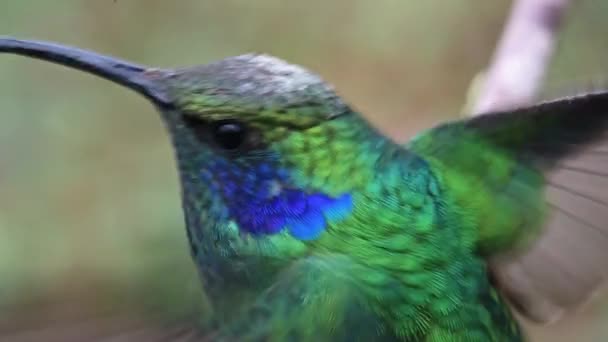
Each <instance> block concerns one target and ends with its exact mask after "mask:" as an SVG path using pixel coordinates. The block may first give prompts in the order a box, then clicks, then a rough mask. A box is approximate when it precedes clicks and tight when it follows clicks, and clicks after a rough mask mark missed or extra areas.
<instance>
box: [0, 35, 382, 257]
mask: <svg viewBox="0 0 608 342" xmlns="http://www.w3.org/2000/svg"><path fill="white" fill-rule="evenodd" d="M0 52H9V53H16V54H21V55H26V56H30V57H34V58H38V59H44V60H47V61H51V62H55V63H59V64H63V65H66V66H69V67H72V68H76V69H80V70H83V71H86V72H89V73H93V74H96V75H98V76H101V77H103V78H106V79H109V80H111V81H114V82H116V83H119V84H121V85H123V86H126V87H128V88H130V89H133V90H135V91H137V92H139V93H140V94H142V95H144V96H145V97H147V98H148V99H150V100H151V101H152V102H153V103H154V104H155V105H156V106H157V108H158V109H159V110H160V112H161V114H162V117H163V120H164V122H165V124H166V126H167V127H168V130H169V132H170V135H171V138H172V141H173V144H174V147H175V151H176V155H177V161H178V169H179V172H180V177H181V183H182V197H183V207H184V211H185V215H186V221H187V225H188V227H189V229H188V232H189V235H190V239H191V241H194V242H195V243H194V245H195V246H196V245H197V244H200V245H201V246H203V248H206V247H205V246H207V247H209V246H211V245H210V244H211V242H210V241H212V240H214V239H215V240H214V241H216V242H214V244H215V245H217V246H219V245H221V247H217V248H220V249H222V250H221V251H220V252H221V253H224V254H231V253H232V254H234V253H241V252H243V251H245V250H248V248H253V251H251V250H248V251H249V252H252V253H262V252H263V253H267V254H273V253H279V249H278V246H279V245H280V244H281V243H284V244H286V245H288V248H287V249H289V250H296V249H298V248H296V247H298V246H300V247H301V246H302V245H305V244H306V243H307V242H310V241H315V240H317V239H318V238H319V237H320V236H321V235H322V234H323V233H324V232H325V231H327V230H328V227H330V226H331V225H334V224H336V223H338V222H340V221H342V220H344V219H345V217H347V216H348V215H349V214H351V213H352V211H353V193H354V192H356V191H360V190H361V189H363V188H365V187H366V186H368V184H369V183H370V181H371V179H372V177H373V174H374V170H373V167H372V166H373V164H374V158H375V157H374V156H375V155H376V154H375V153H374V151H378V150H380V147H381V145H383V144H384V143H385V142H386V139H385V138H383V136H382V135H381V134H379V133H377V132H376V131H375V130H374V129H373V128H371V127H370V126H369V125H368V124H367V122H366V121H365V120H364V119H363V118H361V117H360V116H359V115H358V114H356V113H355V112H353V110H352V109H351V108H349V106H347V105H346V104H345V103H344V102H343V101H342V100H341V99H340V97H339V96H337V95H336V93H335V92H334V91H333V90H332V88H331V87H330V86H329V85H328V84H327V83H325V82H324V81H323V80H321V79H320V78H319V77H318V76H317V75H315V74H313V73H311V72H309V71H307V70H305V69H303V68H301V67H298V66H294V65H291V64H288V63H286V62H284V61H282V60H279V59H277V58H274V57H270V56H266V55H253V54H249V55H243V56H237V57H231V58H226V59H224V60H221V61H218V62H215V63H211V64H207V65H202V66H195V67H189V68H183V69H156V68H148V67H144V66H138V65H135V64H133V63H130V62H126V61H122V60H118V59H116V58H112V57H107V56H103V55H99V54H97V53H93V52H90V51H85V50H79V49H75V48H70V47H65V46H61V45H56V44H51V43H45V42H36V41H23V40H15V39H11V38H0ZM217 241H220V242H221V243H219V242H217ZM226 241H228V242H226ZM247 241H249V242H247ZM264 242H269V243H270V245H271V246H272V247H271V248H268V249H266V250H264V251H262V252H261V251H260V248H259V246H260V245H261V244H263V243H264ZM245 245H247V246H248V247H244V246H245ZM252 246H256V247H252ZM209 248H215V247H209ZM299 250H302V249H301V248H300V249H299ZM194 252H195V253H196V251H194Z"/></svg>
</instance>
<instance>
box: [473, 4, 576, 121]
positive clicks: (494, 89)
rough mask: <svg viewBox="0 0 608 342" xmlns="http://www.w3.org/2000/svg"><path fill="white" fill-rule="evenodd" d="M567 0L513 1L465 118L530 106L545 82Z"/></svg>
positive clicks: (567, 5)
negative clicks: (490, 61) (508, 15)
mask: <svg viewBox="0 0 608 342" xmlns="http://www.w3.org/2000/svg"><path fill="white" fill-rule="evenodd" d="M570 3H571V0H516V1H515V4H514V5H513V9H512V10H511V14H510V17H509V19H508V22H507V24H506V27H505V30H504V32H503V36H502V38H501V40H500V42H499V44H498V47H497V49H496V51H495V54H494V57H493V60H492V63H491V65H490V67H489V69H488V70H487V72H486V73H485V75H484V76H483V79H482V80H479V82H481V83H478V84H475V83H474V86H476V85H478V86H479V88H477V89H475V91H476V92H477V94H475V95H476V96H477V98H475V99H474V102H473V103H472V105H471V107H469V111H470V114H469V115H478V114H482V113H486V112H489V111H496V110H507V109H513V108H514V107H519V106H523V105H527V104H530V103H531V102H533V101H534V100H535V98H536V96H537V93H538V91H539V89H540V88H541V86H542V83H543V81H544V79H545V74H546V71H547V66H548V65H549V62H550V60H551V57H552V55H553V51H554V48H555V44H556V40H557V34H558V32H559V31H560V28H561V26H562V23H563V20H562V19H563V17H564V13H565V12H566V10H567V8H568V7H569V5H570Z"/></svg>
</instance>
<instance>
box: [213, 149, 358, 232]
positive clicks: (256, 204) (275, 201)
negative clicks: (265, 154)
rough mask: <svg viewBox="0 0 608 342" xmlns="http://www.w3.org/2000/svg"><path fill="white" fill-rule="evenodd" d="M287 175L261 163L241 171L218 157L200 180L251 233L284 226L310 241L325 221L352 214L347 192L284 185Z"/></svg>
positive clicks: (245, 229)
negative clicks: (337, 193)
mask: <svg viewBox="0 0 608 342" xmlns="http://www.w3.org/2000/svg"><path fill="white" fill-rule="evenodd" d="M208 167H209V166H208ZM287 178H288V172H287V170H284V169H275V168H273V167H272V166H271V165H268V164H264V163H262V164H259V165H257V167H256V168H255V169H253V170H251V169H250V170H247V171H244V170H242V169H241V168H239V167H235V166H230V165H228V163H227V162H226V161H225V160H218V161H216V162H214V163H213V164H212V165H210V167H209V169H204V170H203V171H201V179H202V180H203V181H204V182H205V183H206V184H209V188H210V190H211V191H213V192H216V193H219V194H221V196H222V197H223V199H224V203H225V204H226V206H227V207H228V210H229V212H230V216H231V217H232V218H234V219H235V221H236V223H237V224H238V225H239V227H240V229H241V230H243V231H245V232H248V233H250V234H252V235H254V236H261V235H271V234H277V233H280V232H282V231H283V230H285V229H287V230H288V231H289V233H290V234H291V235H292V236H293V237H294V238H296V239H298V240H304V241H307V240H314V239H316V238H318V237H319V236H320V235H321V233H323V231H324V230H325V229H326V228H327V226H328V225H329V224H331V223H335V222H338V221H341V220H343V219H344V218H346V217H347V216H348V215H349V214H350V213H352V210H353V202H352V196H351V195H350V194H348V193H345V194H342V195H340V196H338V197H331V196H328V195H326V194H324V193H321V192H315V193H307V192H305V191H302V190H300V189H294V188H286V187H284V184H286V180H287Z"/></svg>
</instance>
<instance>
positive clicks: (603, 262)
mask: <svg viewBox="0 0 608 342" xmlns="http://www.w3.org/2000/svg"><path fill="white" fill-rule="evenodd" d="M408 147H409V148H410V149H411V150H413V151H415V152H417V153H419V154H420V155H422V156H423V157H425V158H426V159H428V160H430V161H431V164H432V165H434V166H435V167H436V168H438V169H439V170H440V171H441V174H442V176H443V177H444V178H446V179H447V182H448V183H449V184H450V185H449V186H448V189H447V190H446V192H447V193H448V195H450V192H454V194H452V195H453V196H454V198H455V200H456V201H457V203H460V204H461V206H462V207H463V208H465V211H464V212H468V213H474V214H473V215H472V216H475V218H476V222H477V223H478V224H477V227H476V229H478V230H479V242H478V244H479V249H480V253H481V254H483V255H484V256H486V257H487V258H489V260H490V267H491V269H492V273H493V276H494V277H495V280H496V282H497V285H498V286H499V287H500V288H501V289H502V291H503V293H504V294H505V295H506V296H507V297H508V298H509V299H510V301H511V302H512V303H513V305H514V306H515V307H516V308H517V309H518V310H519V311H520V312H521V313H523V314H524V315H525V316H527V317H528V318H530V319H532V320H534V321H537V322H549V321H552V320H555V319H557V318H559V317H560V316H561V314H563V313H564V312H567V311H569V310H572V309H574V308H577V307H579V306H580V304H582V303H584V302H585V301H587V300H588V299H589V298H590V297H591V295H592V294H594V293H596V290H598V289H599V288H600V285H601V284H602V283H603V281H604V280H605V279H606V277H607V275H608V92H603V93H593V94H587V95H582V96H577V97H572V98H566V99H560V100H556V101H552V102H546V103H542V104H539V105H535V106H532V107H528V108H522V109H519V110H514V111H507V112H499V113H490V114H486V115H482V116H477V117H474V118H470V119H466V120H461V121H456V122H452V123H447V124H444V125H441V126H439V127H436V128H434V129H431V130H429V131H427V132H424V133H422V134H421V135H419V136H417V137H415V138H414V139H413V140H412V141H411V142H410V143H409V145H408ZM467 210H468V211H467ZM522 245H525V246H526V248H523V249H522V248H518V247H521V246H522ZM506 252H510V253H506ZM516 252H517V253H516Z"/></svg>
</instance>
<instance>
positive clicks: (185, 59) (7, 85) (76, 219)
mask: <svg viewBox="0 0 608 342" xmlns="http://www.w3.org/2000/svg"><path fill="white" fill-rule="evenodd" d="M510 5H511V2H510V1H505V0H501V1H498V0H494V1H484V0H477V1H471V0H468V1H467V0H450V1H438V0H435V1H426V2H424V1H397V0H394V1H388V0H386V1H364V0H342V1H323V0H310V1H300V2H295V1H292V2H286V1H279V0H257V1H245V0H242V1H235V0H223V1H201V0H198V1H195V0H181V1H174V2H171V1H166V0H145V1H144V0H116V1H113V0H98V1H85V0H62V1H54V2H51V1H46V2H43V1H34V0H4V1H2V4H1V5H0V9H1V10H0V34H3V35H13V36H17V37H21V38H36V39H45V40H55V41H58V42H61V43H66V44H71V45H77V46H80V47H83V48H89V49H93V50H97V51H99V52H103V53H108V54H111V55H116V56H120V57H122V58H124V59H129V60H133V61H136V62H138V63H141V64H147V65H157V66H164V67H170V66H182V65H190V64H198V63H205V62H210V61H213V60H217V59H220V58H223V57H226V56H230V55H237V54H242V53H246V52H252V51H253V52H265V53H269V54H273V55H277V56H279V57H281V58H283V59H286V60H288V61H290V62H293V63H296V64H301V65H304V66H306V67H308V68H310V69H313V70H314V71H316V72H318V73H320V74H321V75H323V77H324V78H325V79H326V80H328V81H330V82H331V83H333V84H334V85H335V86H336V88H337V89H338V91H339V93H340V94H342V95H343V96H344V97H345V98H346V99H347V100H348V101H349V102H350V103H352V104H353V105H354V106H355V107H357V108H358V109H360V110H361V111H363V112H364V113H365V114H366V116H367V117H368V118H369V119H370V120H372V121H374V122H376V123H377V124H378V125H380V127H382V128H383V129H385V130H386V132H387V133H388V134H390V135H393V136H395V137H398V138H401V139H404V138H406V137H408V136H410V135H411V134H412V133H413V132H415V131H416V130H418V129H421V128H424V127H428V126H430V125H432V124H433V123H436V122H438V121H440V120H445V119H448V118H454V117H457V116H458V115H459V112H460V111H461V108H462V106H463V104H464V101H465V95H466V92H467V88H468V86H469V83H470V81H471V79H472V78H473V77H474V76H475V75H476V74H477V73H478V72H479V71H481V70H482V69H483V68H484V67H485V66H486V65H487V63H488V62H489V59H490V57H491V55H492V52H493V49H494V47H495V45H496V42H497V39H498V37H499V35H500V32H501V30H502V28H503V24H504V21H505V19H506V17H507V15H508V12H509V9H510ZM607 15H608V1H605V0H581V1H578V2H577V1H575V6H574V7H573V8H571V10H570V11H569V13H568V16H567V22H566V25H565V31H564V32H563V33H562V35H561V38H560V43H559V47H558V50H557V54H556V56H555V59H554V61H553V63H552V65H551V67H550V71H549V77H548V80H547V83H546V87H545V88H546V89H548V90H547V91H546V92H547V93H549V94H552V93H555V92H556V91H557V92H558V94H562V93H563V92H559V90H563V89H572V90H585V87H587V86H588V85H589V84H590V83H591V81H597V80H603V79H606V78H607V76H608V70H607V69H606V65H607V63H606V61H608V39H607V38H606V37H608V21H607V20H606V16H607ZM0 75H1V77H0V189H1V190H0V331H4V332H9V333H10V332H12V333H13V335H10V336H12V337H1V336H9V335H1V334H0V340H11V339H12V340H16V336H17V335H18V333H16V332H15V331H16V330H20V329H21V330H24V329H27V328H28V327H36V328H35V329H36V331H38V332H39V333H40V334H43V333H44V330H40V329H44V327H46V326H52V325H60V324H62V323H61V322H70V321H71V320H75V319H76V318H78V319H82V318H83V317H88V316H87V315H94V314H99V313H102V314H103V315H106V316H107V317H110V316H112V315H113V314H115V313H124V312H130V311H129V310H133V312H140V311H141V312H153V313H158V314H161V316H162V317H164V318H167V319H169V320H174V321H179V320H181V319H183V318H184V317H190V315H191V314H192V313H193V312H201V317H204V312H205V306H204V304H205V303H204V299H202V295H201V293H200V291H199V290H198V284H197V276H196V273H195V270H194V267H193V265H192V263H191V262H190V259H189V256H188V254H187V248H186V241H185V238H186V237H185V231H184V227H183V218H182V214H181V211H180V210H181V209H180V202H179V190H178V183H177V175H176V171H175V168H174V162H173V156H172V151H171V147H170V145H169V142H168V140H167V135H166V133H165V132H164V128H163V126H162V124H161V121H160V120H159V118H158V117H157V114H156V113H155V110H154V109H153V108H152V106H151V105H149V104H148V103H147V102H146V101H145V100H144V99H142V98H141V97H139V96H138V95H135V94H134V93H132V92H129V91H125V90H124V89H121V88H120V87H118V86H116V85H113V84H111V83H109V82H107V81H102V80H100V79H97V78H95V77H92V76H89V75H85V74H83V73H80V72H74V71H69V70H67V69H65V68H63V67H59V66H55V65H51V64H48V63H42V62H38V61H33V60H29V59H25V58H19V57H15V56H9V55H2V56H0ZM604 307H606V308H608V306H607V305H596V306H594V307H592V308H590V309H589V310H587V311H585V312H582V313H580V314H577V315H576V316H574V317H572V318H569V319H566V320H565V321H563V322H560V323H558V324H557V325H553V326H550V327H545V328H539V327H533V328H532V331H533V336H534V337H535V340H538V341H544V340H547V341H548V340H553V341H570V340H573V339H576V340H578V341H583V340H584V341H600V340H604V338H602V337H603V336H608V325H606V324H605V323H606V322H608V310H605V309H604ZM114 316H115V315H114ZM144 316H145V315H142V316H137V315H135V316H129V317H144ZM113 327H114V328H115V329H120V324H119V325H113ZM117 327H118V328H117ZM81 328H82V329H85V328H83V327H81ZM19 334H21V333H19ZM19 336H21V338H23V335H19ZM32 336H36V335H32ZM40 336H44V335H40ZM57 336H60V335H57ZM58 339H60V340H61V338H59V337H58ZM63 340H67V339H63Z"/></svg>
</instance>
